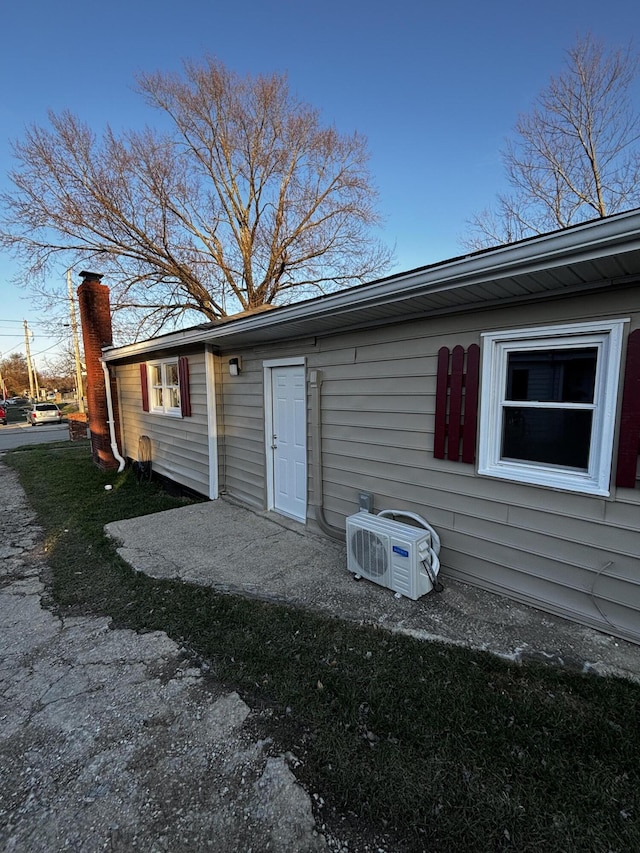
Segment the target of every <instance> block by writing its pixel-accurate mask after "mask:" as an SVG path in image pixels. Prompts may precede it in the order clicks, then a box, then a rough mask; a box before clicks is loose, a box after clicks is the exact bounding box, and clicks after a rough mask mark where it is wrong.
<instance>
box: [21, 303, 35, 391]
mask: <svg viewBox="0 0 640 853" xmlns="http://www.w3.org/2000/svg"><path fill="white" fill-rule="evenodd" d="M23 322H24V348H25V351H26V354H27V371H28V372H29V398H30V399H31V400H33V399H34V396H33V370H32V369H31V350H30V349H29V327H28V326H27V321H26V320H23Z"/></svg>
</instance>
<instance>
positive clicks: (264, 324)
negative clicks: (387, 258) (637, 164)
mask: <svg viewBox="0 0 640 853" xmlns="http://www.w3.org/2000/svg"><path fill="white" fill-rule="evenodd" d="M622 247H624V251H634V250H638V249H640V210H635V211H631V212H629V213H626V214H619V215H617V216H613V217H610V218H607V219H598V220H592V221H590V222H587V223H584V224H582V225H580V226H576V227H574V228H569V229H566V230H564V231H556V232H553V233H552V234H545V235H542V236H540V237H535V238H530V239H528V240H525V241H522V242H519V243H513V244H508V245H505V246H499V247H498V248H496V249H491V250H487V251H483V252H480V253H475V254H473V255H468V256H465V257H461V258H456V259H454V260H450V261H444V262H442V263H441V264H437V265H434V266H430V267H421V268H419V269H415V270H411V271H409V272H404V273H399V274H396V275H394V276H390V277H388V278H385V279H380V280H378V281H376V282H372V283H370V284H364V285H359V286H357V287H354V288H350V289H348V290H343V291H340V292H338V293H332V294H329V295H327V296H322V297H318V298H316V299H312V300H308V301H306V302H298V303H295V304H293V305H287V306H282V307H280V308H276V309H274V310H273V311H269V312H267V313H265V314H254V315H252V316H248V317H239V318H238V319H236V320H233V319H232V320H230V321H228V322H224V323H222V324H220V325H216V326H215V327H213V328H209V329H206V330H203V329H202V328H201V327H199V328H192V329H184V330H182V331H180V332H173V333H170V334H168V335H163V336H162V337H160V338H152V339H149V340H146V341H140V342H138V343H134V344H127V345H125V346H122V347H117V348H110V349H107V350H105V351H104V358H105V360H106V361H115V360H119V359H123V358H131V357H134V356H137V355H144V354H145V353H149V352H154V351H158V350H161V349H170V348H176V347H184V346H189V345H195V344H205V343H212V344H215V343H216V341H220V342H222V341H229V342H231V339H233V338H234V337H235V336H241V335H242V334H243V333H246V332H247V331H249V330H251V331H252V332H253V333H254V334H256V333H259V331H260V330H261V329H271V330H273V329H274V328H277V327H278V326H286V325H289V324H291V323H292V322H299V321H301V320H302V321H304V320H310V319H312V318H314V317H318V318H321V317H324V316H326V315H328V314H330V315H331V316H333V317H336V316H337V315H340V314H344V313H345V312H347V313H348V312H350V311H352V310H354V309H355V308H356V307H357V308H358V309H362V308H365V307H370V306H383V305H384V304H385V303H391V302H393V301H396V300H397V299H398V298H402V299H408V298H410V297H411V296H412V295H413V296H415V295H418V293H424V294H427V293H436V292H444V291H447V290H458V289H460V288H463V287H468V286H470V285H472V284H477V283H479V282H482V281H490V280H496V279H500V278H505V277H509V276H514V275H516V274H519V275H524V274H529V273H532V272H536V271H539V270H541V269H550V268H553V267H558V266H562V265H566V264H568V263H577V262H579V261H587V260H592V259H594V258H598V257H606V256H609V255H611V254H614V253H616V252H618V251H620V249H621V248H622ZM460 310H464V306H460Z"/></svg>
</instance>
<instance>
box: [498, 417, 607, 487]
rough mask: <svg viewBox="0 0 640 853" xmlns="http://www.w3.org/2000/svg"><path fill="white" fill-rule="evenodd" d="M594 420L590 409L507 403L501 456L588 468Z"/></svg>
mask: <svg viewBox="0 0 640 853" xmlns="http://www.w3.org/2000/svg"><path fill="white" fill-rule="evenodd" d="M592 419H593V412H592V411H591V410H589V411H586V410H570V411H567V410H562V409H530V408H525V409H519V408H516V407H515V406H505V408H504V420H503V434H502V454H501V456H502V458H503V459H518V460H522V461H526V462H542V463H546V464H548V465H563V466H566V467H569V468H582V469H584V470H585V471H586V470H587V468H588V467H589V445H590V443H591V422H592Z"/></svg>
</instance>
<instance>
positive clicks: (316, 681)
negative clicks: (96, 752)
mask: <svg viewBox="0 0 640 853" xmlns="http://www.w3.org/2000/svg"><path fill="white" fill-rule="evenodd" d="M6 461H7V462H8V464H10V465H11V466H13V467H14V468H15V469H16V470H17V471H18V473H19V476H20V480H21V482H22V485H23V486H24V488H25V490H26V492H27V495H28V497H29V500H30V502H31V503H32V505H33V506H34V508H35V510H36V511H37V514H38V518H39V522H40V524H41V525H42V526H43V528H44V530H45V535H46V543H47V549H48V558H49V563H50V565H51V567H52V569H53V589H52V595H53V598H54V601H55V603H56V605H57V606H58V607H60V608H62V609H63V610H65V611H67V612H83V613H87V612H92V613H97V614H108V615H110V616H111V617H112V619H113V621H114V624H115V625H116V626H126V627H130V628H134V629H135V630H138V631H148V630H163V631H166V632H167V633H168V634H169V635H170V636H172V637H173V638H175V639H176V640H178V641H179V642H182V643H184V644H185V645H186V646H187V647H188V648H189V649H191V650H192V651H193V653H194V654H195V655H197V656H199V657H200V658H202V659H205V660H207V661H209V662H210V664H211V668H212V673H213V675H214V676H215V677H216V678H217V679H218V680H220V681H222V682H223V683H224V684H225V685H227V686H229V687H234V688H235V689H238V690H239V691H240V693H241V694H242V695H243V696H244V698H245V699H246V700H247V701H248V702H249V703H250V704H251V705H253V706H254V707H256V708H262V709H263V710H264V711H265V713H264V714H262V715H261V718H260V719H261V723H260V725H261V726H262V727H263V731H262V734H264V735H267V734H270V735H272V736H273V737H274V738H275V739H276V742H277V743H278V745H279V747H280V748H282V749H288V750H291V751H293V752H294V753H295V754H296V755H298V757H300V758H301V759H302V762H303V763H302V766H301V767H300V769H299V771H298V772H299V774H300V775H301V778H303V780H304V781H305V782H306V783H307V784H308V785H309V786H311V787H312V790H313V791H314V792H317V793H319V794H320V795H321V796H322V797H323V799H324V800H325V802H326V809H325V813H327V814H331V813H332V812H333V813H334V815H345V814H346V815H353V816H355V818H356V819H357V820H358V821H360V822H364V823H365V824H366V825H367V826H369V827H371V828H372V829H373V830H375V831H377V832H383V833H387V834H388V835H389V836H391V837H394V838H396V839H397V840H398V843H399V844H401V846H402V849H403V850H407V851H414V850H415V851H419V850H420V851H456V853H458V851H473V853H477V851H498V850H517V851H536V853H538V851H541V850H544V851H563V853H567V851H585V853H587V851H588V853H594V851H603V853H613V852H614V851H615V853H626V851H637V850H640V812H639V804H638V796H639V791H640V711H639V708H640V687H639V686H638V685H637V684H634V683H631V682H629V681H626V680H623V679H616V678H601V677H597V676H581V675H577V674H575V673H570V672H564V671H561V670H558V669H552V668H545V667H543V666H539V665H527V666H517V665H511V664H508V663H505V662H503V661H500V660H498V659H497V658H495V657H493V656H491V655H489V654H484V653H474V652H471V651H468V650H464V649H459V648H451V647H447V646H442V645H439V644H436V643H424V642H420V641H417V640H413V639H411V638H407V637H402V636H398V635H390V634H388V633H386V632H384V631H382V630H377V629H374V628H359V627H357V626H353V625H351V624H346V623H343V622H341V621H339V620H334V619H329V618H325V617H321V616H318V615H317V614H313V613H310V612H305V611H302V610H300V609H296V608H292V607H285V606H280V605H273V604H267V603H263V602H259V601H255V600H251V599H243V598H240V597H235V596H229V595H221V594H217V593H216V592H214V591H213V590H211V589H207V588H202V587H195V586H192V585H190V584H187V583H181V582H177V581H164V580H154V579H151V578H148V577H146V576H144V575H141V574H138V573H136V572H134V571H132V570H131V569H130V568H129V566H128V565H127V564H125V563H124V562H123V561H122V560H121V559H120V558H119V556H118V554H117V553H116V551H115V549H114V547H113V545H112V543H111V542H110V541H109V540H107V539H106V537H105V536H104V534H103V527H104V525H105V524H107V523H108V522H110V521H115V520H117V519H122V518H130V517H135V516H139V515H145V514H147V513H151V512H158V511H161V510H165V509H170V508H172V507H176V506H181V505H184V502H185V501H184V500H183V499H179V498H174V497H170V496H168V495H167V494H165V493H164V492H163V491H162V489H161V488H160V487H159V486H158V485H157V484H153V483H152V484H147V485H142V486H141V485H138V483H137V482H136V481H135V478H134V477H133V476H132V474H131V472H129V471H125V472H124V473H123V474H121V475H115V474H113V473H109V474H105V473H103V472H101V471H99V470H98V469H97V468H96V467H95V466H93V464H92V463H91V460H90V457H89V451H88V446H87V444H86V443H85V442H80V443H78V444H74V445H70V444H69V443H65V444H60V445H56V444H53V445H52V444H49V445H40V446H37V447H33V448H28V449H23V450H19V451H14V452H10V453H8V454H7V456H6ZM106 483H113V490H112V491H110V492H106V491H105V490H104V485H105V484H106Z"/></svg>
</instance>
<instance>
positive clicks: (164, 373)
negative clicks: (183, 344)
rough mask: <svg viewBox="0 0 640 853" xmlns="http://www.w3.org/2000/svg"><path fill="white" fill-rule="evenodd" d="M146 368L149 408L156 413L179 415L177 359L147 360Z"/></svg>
mask: <svg viewBox="0 0 640 853" xmlns="http://www.w3.org/2000/svg"><path fill="white" fill-rule="evenodd" d="M147 369H148V371H149V374H148V375H149V404H150V407H149V408H150V410H151V411H152V412H156V413H158V414H164V415H173V416H174V417H180V416H181V414H182V412H181V409H180V381H179V373H178V360H177V359H171V360H170V361H153V362H149V363H148V364H147Z"/></svg>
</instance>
